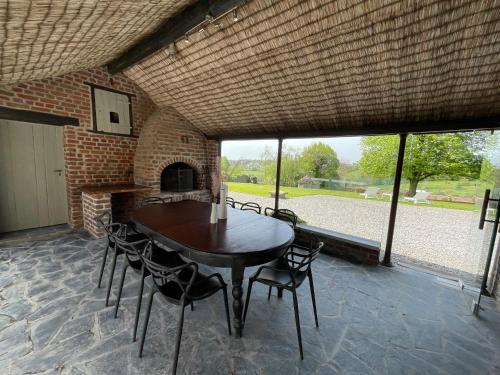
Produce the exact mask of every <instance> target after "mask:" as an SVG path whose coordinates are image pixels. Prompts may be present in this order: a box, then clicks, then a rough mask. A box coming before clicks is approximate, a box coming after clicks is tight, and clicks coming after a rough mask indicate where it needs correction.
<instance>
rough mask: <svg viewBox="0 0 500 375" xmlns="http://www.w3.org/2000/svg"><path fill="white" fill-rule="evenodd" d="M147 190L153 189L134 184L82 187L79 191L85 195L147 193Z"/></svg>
mask: <svg viewBox="0 0 500 375" xmlns="http://www.w3.org/2000/svg"><path fill="white" fill-rule="evenodd" d="M149 190H153V189H152V188H151V187H149V186H143V185H135V184H116V185H96V186H84V187H82V188H81V191H82V192H83V193H87V194H102V193H111V194H113V193H132V192H138V191H149Z"/></svg>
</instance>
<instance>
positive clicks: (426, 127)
mask: <svg viewBox="0 0 500 375" xmlns="http://www.w3.org/2000/svg"><path fill="white" fill-rule="evenodd" d="M499 128H500V117H487V118H485V117H481V118H475V119H463V120H446V121H433V122H412V123H410V122H408V123H400V124H394V125H387V124H381V125H369V126H365V127H362V128H336V129H311V130H300V131H297V130H290V131H286V130H285V131H281V132H265V131H256V132H253V133H248V132H245V133H237V132H234V133H231V134H222V135H212V136H210V135H209V136H208V139H215V140H235V141H236V140H251V139H279V138H283V139H289V138H319V137H355V136H364V135H391V134H403V133H414V134H417V133H448V132H460V131H472V130H490V129H499Z"/></svg>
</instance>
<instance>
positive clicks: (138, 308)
mask: <svg viewBox="0 0 500 375" xmlns="http://www.w3.org/2000/svg"><path fill="white" fill-rule="evenodd" d="M142 267H143V269H142V273H141V285H140V286H139V293H138V294H137V304H136V306H135V320H134V336H133V338H132V341H133V342H135V341H136V340H137V327H138V326H139V315H140V314H141V305H142V292H143V291H144V279H145V277H144V266H142Z"/></svg>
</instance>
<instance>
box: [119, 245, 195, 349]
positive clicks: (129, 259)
mask: <svg viewBox="0 0 500 375" xmlns="http://www.w3.org/2000/svg"><path fill="white" fill-rule="evenodd" d="M114 241H115V242H116V247H117V249H118V250H119V251H121V252H123V253H124V254H125V262H124V263H123V269H122V274H121V278H120V285H119V287H118V295H117V299H116V303H115V318H116V317H117V316H118V307H119V306H120V299H121V296H122V290H123V283H124V282H125V275H126V273H127V269H128V268H131V269H132V270H133V271H135V272H137V273H139V274H140V275H141V283H140V286H139V292H138V294H137V305H136V310H135V320H134V333H133V341H135V340H136V337H137V327H138V324H139V315H140V312H141V302H142V293H143V291H144V279H145V278H146V277H148V276H149V275H150V273H149V271H148V270H147V268H145V267H144V266H143V262H142V259H141V256H140V254H141V253H143V252H144V248H145V247H146V246H147V245H149V243H150V242H151V245H150V246H151V249H150V251H151V259H152V260H153V261H154V262H155V263H157V264H161V265H163V266H168V267H178V266H181V265H184V264H186V262H184V260H182V258H181V257H180V256H179V254H178V253H177V252H175V251H166V250H163V249H161V248H159V247H158V246H157V245H155V243H154V242H152V241H151V240H150V239H149V238H146V239H143V240H140V241H137V242H127V241H123V240H122V239H120V238H118V237H115V238H114ZM192 308H193V305H191V309H192Z"/></svg>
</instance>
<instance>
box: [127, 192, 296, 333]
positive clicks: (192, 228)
mask: <svg viewBox="0 0 500 375" xmlns="http://www.w3.org/2000/svg"><path fill="white" fill-rule="evenodd" d="M210 211H211V205H210V204H209V203H204V202H198V201H192V200H185V201H180V202H173V203H165V204H155V205H150V206H146V207H142V208H138V209H136V210H134V211H133V213H132V215H131V219H132V222H133V223H135V225H136V226H137V229H138V230H140V231H142V232H144V233H146V234H148V235H149V236H151V237H152V238H153V239H155V240H156V241H158V242H160V243H163V244H165V245H166V246H168V247H169V248H171V249H174V250H177V251H179V252H180V254H181V255H182V256H184V257H185V258H188V259H191V260H193V261H195V262H198V263H202V264H206V265H209V266H214V267H227V268H231V278H232V286H233V290H232V295H233V313H234V319H233V324H234V328H235V331H236V334H237V336H241V332H242V329H243V322H242V319H241V315H242V311H243V288H242V283H243V278H244V273H245V267H250V266H256V265H259V264H264V263H267V262H269V261H271V260H273V259H276V258H277V257H279V256H280V255H282V254H283V253H284V252H285V251H286V249H287V248H288V246H289V245H290V244H291V243H292V242H293V240H294V232H293V229H292V228H291V227H290V226H289V225H288V224H286V223H284V222H282V221H280V220H277V219H274V218H272V217H268V216H264V215H259V214H257V213H255V212H253V211H242V210H239V209H234V208H231V207H228V208H227V211H228V212H227V219H225V220H219V221H218V222H217V223H216V224H210Z"/></svg>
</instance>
